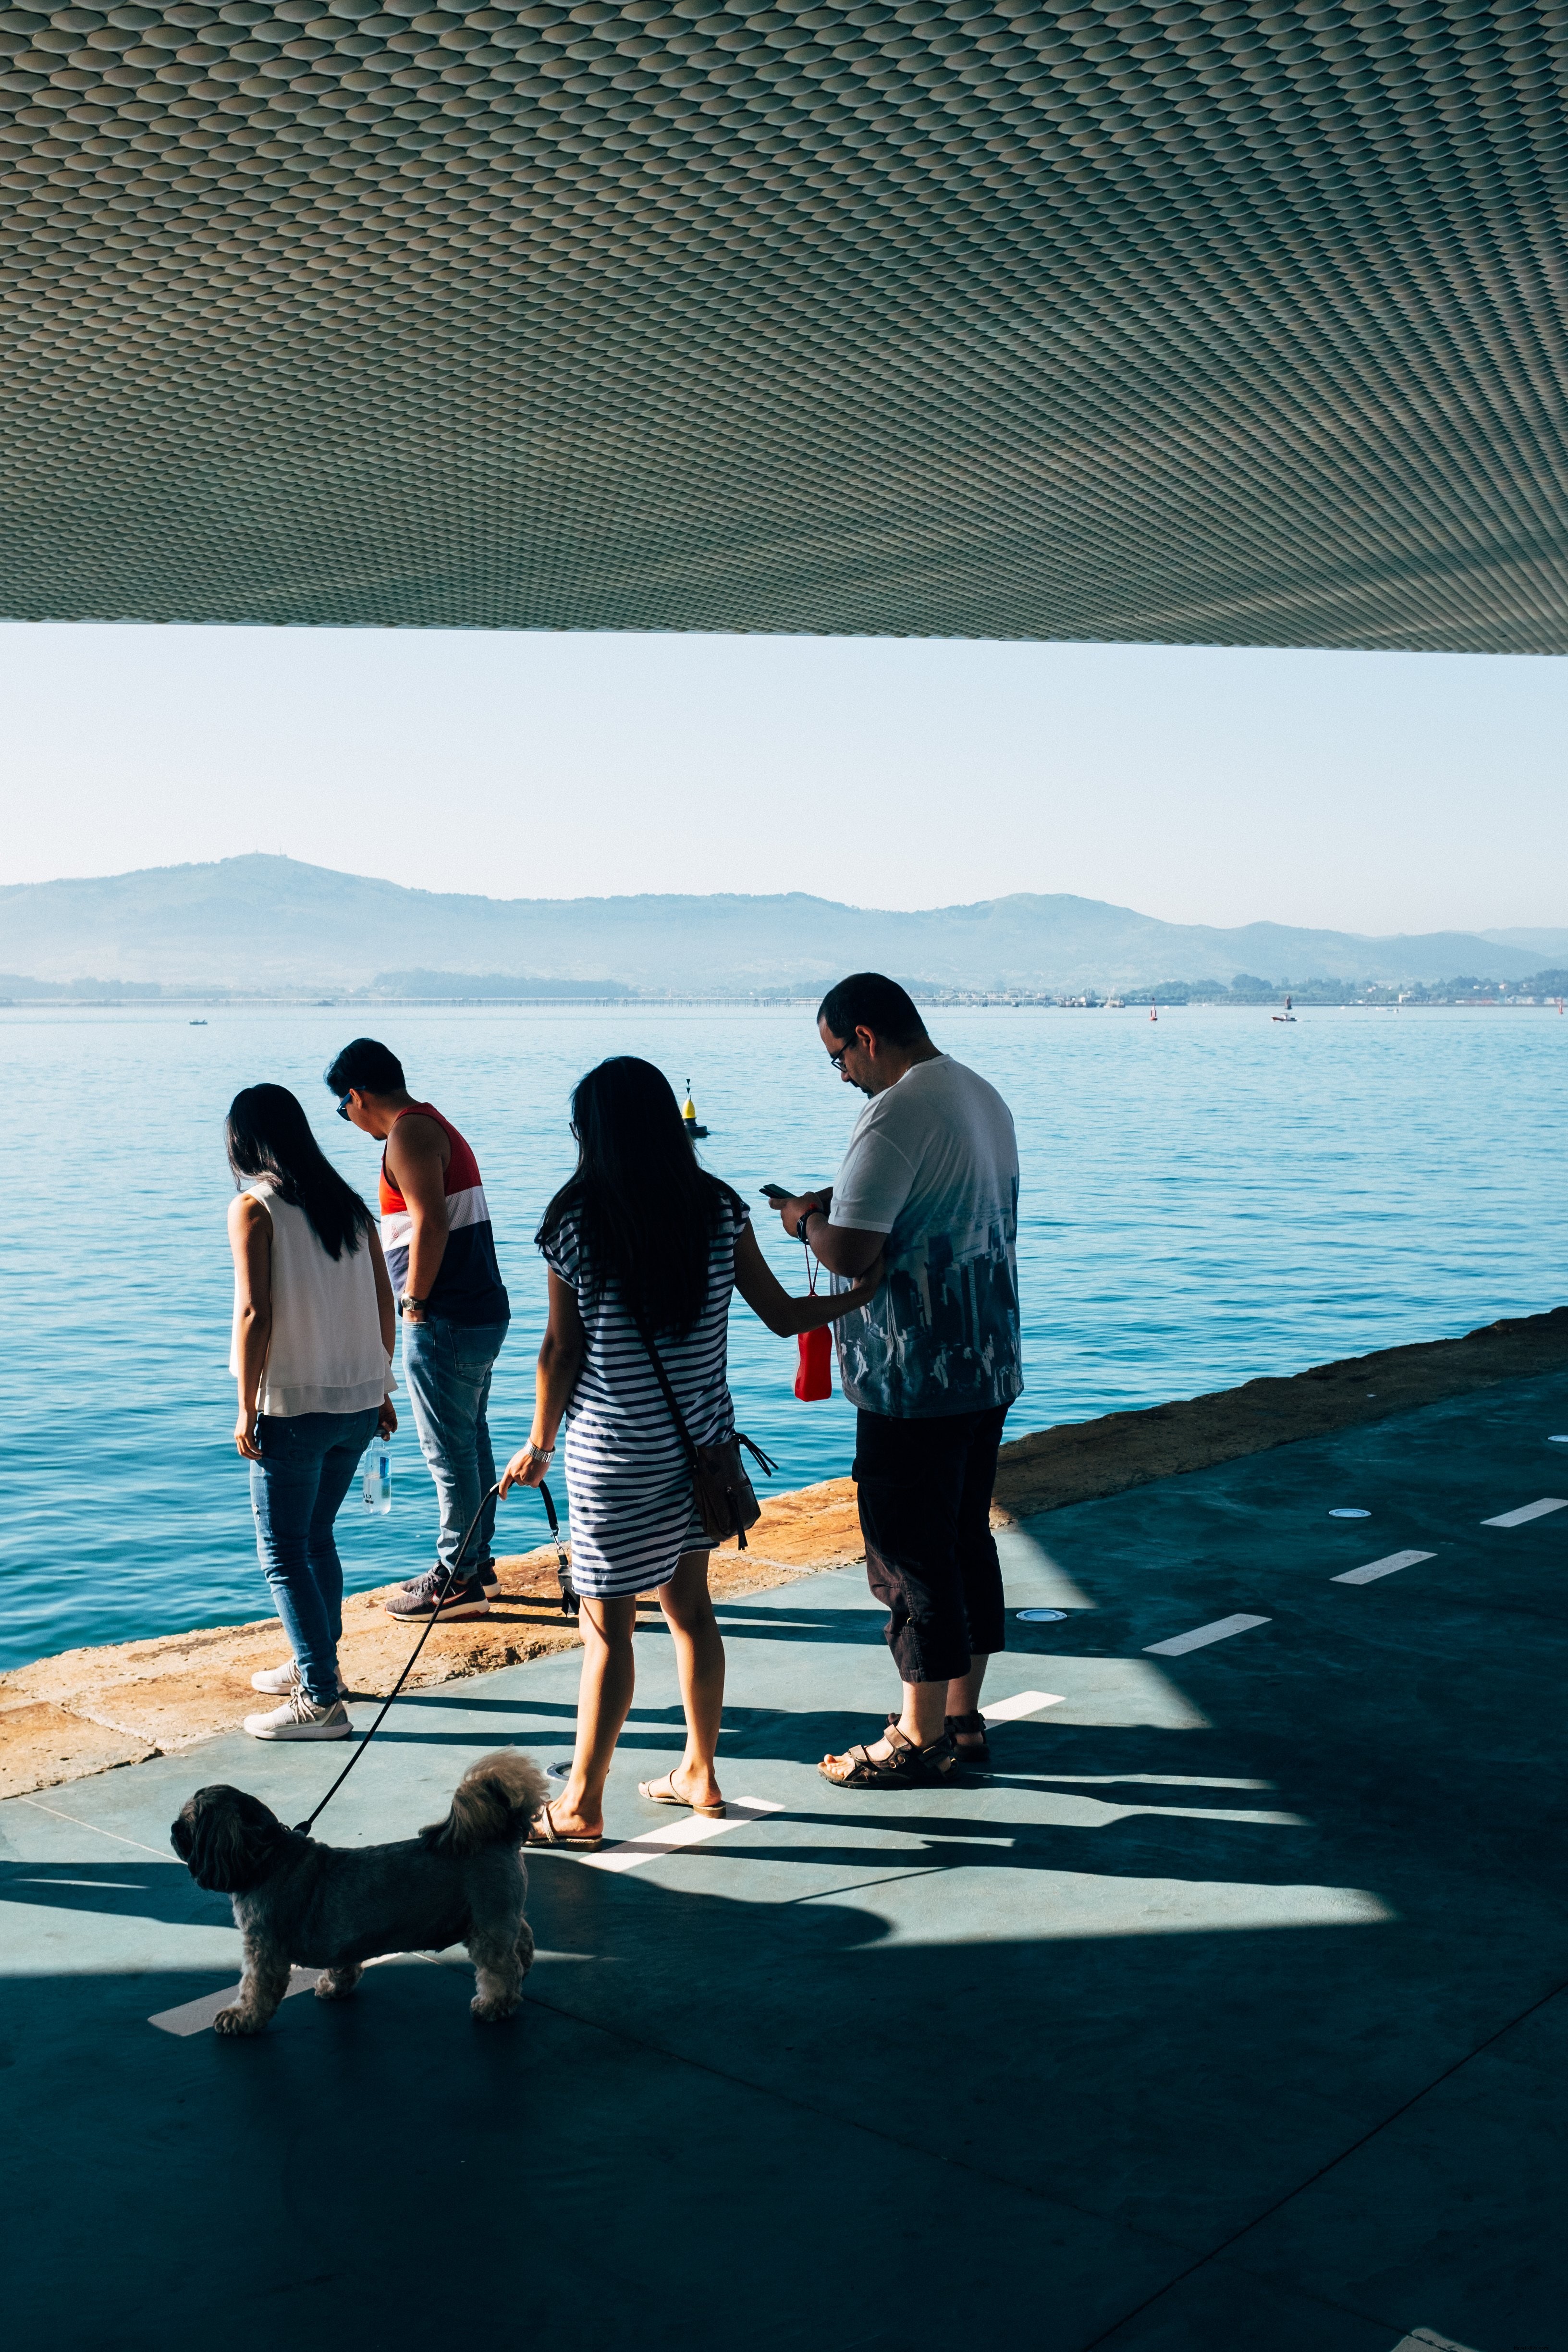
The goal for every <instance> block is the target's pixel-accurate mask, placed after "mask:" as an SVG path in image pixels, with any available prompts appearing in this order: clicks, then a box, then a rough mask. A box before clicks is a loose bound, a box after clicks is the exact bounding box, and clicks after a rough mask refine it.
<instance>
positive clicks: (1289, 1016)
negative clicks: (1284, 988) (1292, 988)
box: [1268, 997, 1296, 1021]
mask: <svg viewBox="0 0 1568 2352" xmlns="http://www.w3.org/2000/svg"><path fill="white" fill-rule="evenodd" d="M1268 1017H1269V1019H1270V1020H1271V1021H1294V1020H1295V1018H1296V1016H1295V1014H1294V1013H1292V1012H1291V1010H1290V1000H1289V997H1287V998H1286V999H1285V1010H1284V1012H1283V1013H1270V1014H1269V1016H1268Z"/></svg>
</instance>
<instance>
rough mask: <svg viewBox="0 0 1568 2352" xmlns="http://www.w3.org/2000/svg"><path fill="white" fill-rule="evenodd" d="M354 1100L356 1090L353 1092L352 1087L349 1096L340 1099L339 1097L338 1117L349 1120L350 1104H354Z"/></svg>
mask: <svg viewBox="0 0 1568 2352" xmlns="http://www.w3.org/2000/svg"><path fill="white" fill-rule="evenodd" d="M353 1098H354V1090H353V1087H350V1088H349V1090H348V1092H347V1094H346V1095H342V1096H340V1097H339V1099H338V1117H339V1118H348V1116H349V1105H350V1103H352V1102H353Z"/></svg>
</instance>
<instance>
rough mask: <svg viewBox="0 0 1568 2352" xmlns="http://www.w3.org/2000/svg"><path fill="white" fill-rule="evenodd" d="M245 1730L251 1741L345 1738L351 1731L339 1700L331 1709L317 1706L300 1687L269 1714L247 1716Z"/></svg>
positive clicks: (291, 1692)
mask: <svg viewBox="0 0 1568 2352" xmlns="http://www.w3.org/2000/svg"><path fill="white" fill-rule="evenodd" d="M245 1727H246V1729H247V1731H248V1732H249V1734H250V1736H251V1738H253V1739H347V1738H349V1736H350V1734H351V1733H352V1732H353V1724H352V1723H351V1722H350V1721H349V1712H348V1709H347V1707H346V1706H344V1705H343V1703H342V1699H341V1698H337V1699H334V1700H333V1701H332V1704H331V1706H317V1705H316V1702H315V1700H314V1699H313V1698H311V1697H310V1696H309V1694H308V1693H307V1692H306V1690H305V1688H304V1686H303V1685H297V1686H296V1687H295V1689H293V1690H292V1691H290V1692H289V1696H288V1697H287V1698H286V1699H285V1700H284V1702H283V1704H282V1706H276V1707H274V1708H273V1710H272V1712H271V1714H270V1715H247V1717H246V1718H245Z"/></svg>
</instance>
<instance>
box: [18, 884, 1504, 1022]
mask: <svg viewBox="0 0 1568 2352" xmlns="http://www.w3.org/2000/svg"><path fill="white" fill-rule="evenodd" d="M1531 936H1545V935H1543V934H1542V935H1534V934H1532V935H1531ZM1540 963H1541V956H1540V954H1539V953H1538V952H1536V951H1534V950H1531V949H1530V948H1527V947H1525V946H1523V945H1518V946H1507V945H1497V944H1492V943H1490V942H1489V941H1487V940H1482V939H1480V938H1478V937H1474V936H1472V935H1470V934H1468V933H1465V932H1435V933H1431V934H1428V935H1426V936H1424V937H1412V938H1396V939H1383V940H1377V939H1360V938H1357V937H1356V936H1355V935H1354V934H1352V933H1350V932H1343V931H1311V930H1297V929H1291V928H1290V927H1289V925H1286V924H1281V923H1249V924H1247V925H1246V926H1245V927H1244V928H1242V929H1238V930H1212V929H1205V928H1204V927H1202V926H1198V925H1187V924H1179V923H1163V922H1160V921H1158V920H1156V919H1155V918H1154V917H1152V916H1150V915H1140V914H1135V913H1133V912H1132V910H1131V908H1126V907H1112V906H1108V905H1106V904H1105V903H1103V902H1102V901H1101V900H1100V899H1097V898H1068V897H1060V896H1058V897H1050V898H1042V897H1032V896H1027V895H1024V894H1019V895H1017V896H1016V897H1012V898H993V899H986V900H982V901H981V902H980V903H979V904H978V905H975V906H970V907H938V908H931V909H930V910H928V911H925V912H922V913H919V914H898V913H889V912H886V911H878V910H875V909H866V908H855V907H846V906H840V905H838V904H837V903H836V902H835V901H833V900H831V899H827V898H808V897H806V896H805V894H804V893H801V892H792V893H791V894H789V895H788V896H779V897H774V898H763V897H757V898H742V897H738V896H737V897H724V896H716V897H712V898H677V897H663V898H656V897H647V898H574V899H560V898H459V897H455V896H453V897H443V896H440V895H438V894H437V893H435V892H432V891H426V890H406V889H404V888H402V887H400V886H399V885H398V884H396V883H395V882H376V881H371V880H367V879H366V878H365V877H363V876H359V875H353V874H338V873H333V872H331V870H329V869H328V868H327V867H325V866H305V865H301V864H299V863H297V862H296V861H295V860H294V859H292V858H287V857H261V856H256V857H229V858H225V859H223V860H222V861H221V862H220V863H218V864H216V865H210V866H157V867H153V868H151V869H149V870H148V871H146V872H143V873H138V874H116V875H109V876H105V877H100V878H95V879H92V880H88V881H66V882H38V883H18V884H13V885H11V886H10V887H5V888H3V889H0V972H13V973H17V974H21V975H25V976H26V977H28V978H31V979H34V980H39V981H54V982H61V981H72V980H76V979H78V978H79V977H80V976H81V975H82V974H84V973H91V974H93V975H94V976H95V977H96V978H98V979H100V980H103V981H112V982H143V983H145V982H157V983H161V984H162V985H163V987H165V988H175V989H197V990H199V989H203V988H224V989H239V990H269V989H289V990H292V989H306V990H318V989H319V990H321V991H343V990H349V989H362V988H369V987H371V986H373V985H374V983H375V982H377V981H378V979H381V980H384V981H389V980H390V979H391V978H392V976H394V975H404V976H408V977H414V976H417V977H418V978H420V979H421V980H422V981H425V982H430V983H431V984H432V985H434V984H435V976H436V975H440V974H448V975H469V974H471V975H476V976H478V975H484V976H485V988H484V992H485V993H490V994H494V993H498V992H501V991H502V990H503V989H510V988H511V987H513V986H514V985H515V983H516V982H518V981H520V980H524V979H530V978H531V979H535V980H539V981H541V982H566V981H571V982H579V983H581V984H583V985H584V987H585V988H587V989H589V990H591V991H593V992H598V991H600V990H601V989H603V987H604V985H605V982H618V983H619V984H620V985H621V986H622V987H625V988H631V989H638V990H651V991H655V992H659V991H665V990H668V991H673V992H689V993H697V994H710V993H712V994H722V993H728V992H745V991H748V990H753V989H758V990H774V989H798V990H801V991H803V992H811V991H814V990H816V989H819V988H822V987H824V986H826V983H827V982H830V981H832V980H834V979H836V978H837V977H838V975H839V974H841V973H842V972H845V971H852V970H854V969H856V968H857V967H865V966H874V967H876V968H879V969H880V970H882V971H891V972H894V973H896V974H898V975H899V976H900V978H903V979H907V980H915V981H923V982H930V983H932V984H934V985H937V986H942V987H954V988H1031V989H1069V988H1082V987H1085V986H1095V987H1102V988H1103V987H1131V986H1142V987H1150V986H1153V985H1154V984H1156V983H1158V982H1162V981H1166V980H1208V979H1217V980H1222V981H1229V980H1231V979H1232V978H1234V977H1235V975H1236V974H1237V973H1238V972H1251V973H1256V974H1258V976H1259V977H1261V978H1263V979H1265V980H1268V981H1279V980H1280V979H1289V980H1291V981H1296V982H1304V981H1307V980H1310V979H1314V978H1325V979H1335V980H1364V981H1379V982H1390V983H1394V984H1398V983H1400V982H1406V981H1422V980H1424V981H1440V980H1447V979H1449V978H1451V977H1452V976H1453V975H1454V974H1456V973H1458V972H1473V973H1485V974H1488V975H1489V976H1492V977H1495V978H1499V979H1522V978H1523V977H1524V976H1525V975H1526V974H1527V973H1530V972H1533V971H1536V970H1537V969H1538V968H1539V966H1540ZM390 992H396V991H395V989H394V990H392V991H390ZM421 992H427V991H421ZM476 992H479V991H478V990H477V989H476Z"/></svg>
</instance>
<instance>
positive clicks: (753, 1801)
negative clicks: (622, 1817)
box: [574, 1797, 784, 1870]
mask: <svg viewBox="0 0 1568 2352" xmlns="http://www.w3.org/2000/svg"><path fill="white" fill-rule="evenodd" d="M783 1811H784V1807H783V1806H782V1805H775V1804H773V1803H772V1802H771V1801H769V1800H768V1799H767V1798H765V1797H743V1798H742V1799H741V1801H739V1803H737V1802H736V1801H735V1800H734V1799H733V1798H731V1799H730V1800H729V1811H727V1812H726V1813H725V1814H724V1815H723V1816H722V1818H721V1819H720V1820H718V1821H710V1820H709V1819H708V1818H707V1817H706V1816H705V1815H703V1814H701V1813H682V1814H680V1816H679V1819H677V1820H675V1821H673V1822H665V1823H664V1824H663V1825H662V1826H661V1827H660V1828H658V1829H657V1830H645V1831H644V1832H643V1833H642V1835H641V1836H640V1837H635V1838H623V1839H622V1840H621V1842H620V1843H619V1844H617V1845H606V1846H601V1848H600V1849H599V1852H598V1853H579V1854H577V1855H576V1856H575V1857H574V1859H575V1860H576V1861H578V1862H580V1863H582V1864H584V1866H585V1868H587V1869H589V1870H640V1869H641V1867H642V1865H643V1864H644V1863H645V1862H658V1860H659V1859H660V1857H661V1856H662V1855H664V1854H667V1853H673V1852H674V1851H675V1850H676V1849H677V1848H679V1847H680V1846H683V1845H702V1844H705V1843H706V1842H707V1841H708V1839H709V1838H716V1837H722V1836H723V1834H724V1832H725V1831H726V1830H734V1829H739V1828H740V1827H741V1825H742V1822H761V1821H765V1820H766V1819H767V1817H768V1815H769V1814H770V1813H782V1812H783Z"/></svg>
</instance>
